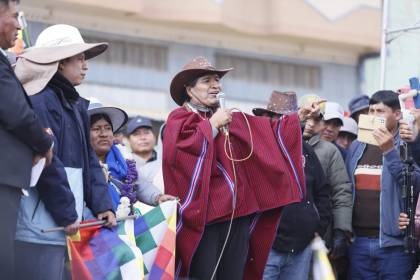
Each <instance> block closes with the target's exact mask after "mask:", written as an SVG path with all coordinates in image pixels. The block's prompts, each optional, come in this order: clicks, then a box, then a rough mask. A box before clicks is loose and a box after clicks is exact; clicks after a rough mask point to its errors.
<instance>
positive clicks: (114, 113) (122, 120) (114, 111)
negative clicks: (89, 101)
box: [88, 107, 128, 133]
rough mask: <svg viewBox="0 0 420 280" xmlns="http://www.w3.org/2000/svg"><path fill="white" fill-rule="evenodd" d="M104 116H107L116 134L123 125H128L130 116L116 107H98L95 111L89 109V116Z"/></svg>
mask: <svg viewBox="0 0 420 280" xmlns="http://www.w3.org/2000/svg"><path fill="white" fill-rule="evenodd" d="M98 114H103V115H107V116H108V117H109V119H110V120H111V124H112V130H113V132H114V133H115V131H117V130H118V129H120V128H121V127H122V126H123V125H125V124H126V123H127V120H128V116H127V113H126V112H124V111H123V110H121V109H120V108H116V107H98V108H93V109H88V115H89V116H93V115H98Z"/></svg>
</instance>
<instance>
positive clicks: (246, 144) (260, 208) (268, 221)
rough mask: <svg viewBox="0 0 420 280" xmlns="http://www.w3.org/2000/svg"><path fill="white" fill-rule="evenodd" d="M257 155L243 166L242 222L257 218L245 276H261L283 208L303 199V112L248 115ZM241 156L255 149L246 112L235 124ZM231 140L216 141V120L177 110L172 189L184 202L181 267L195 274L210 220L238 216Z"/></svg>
mask: <svg viewBox="0 0 420 280" xmlns="http://www.w3.org/2000/svg"><path fill="white" fill-rule="evenodd" d="M247 118H248V120H249V123H250V126H251V130H252V135H253V140H254V151H253V154H252V156H251V158H250V159H248V160H246V161H243V162H237V163H235V169H236V174H237V185H236V188H237V190H236V191H237V203H236V211H235V217H242V216H247V215H250V214H253V213H256V215H255V218H254V220H253V222H252V225H251V228H250V232H251V238H250V247H249V255H248V260H247V265H246V268H245V273H244V275H245V277H246V278H247V279H260V278H261V277H262V274H263V272H264V266H265V263H266V260H267V257H268V253H269V250H270V248H271V246H272V242H273V240H274V237H275V234H276V230H277V225H278V221H279V217H280V210H281V207H282V206H284V205H286V204H290V203H293V202H297V201H300V200H301V197H302V195H303V193H304V191H305V186H304V184H305V183H304V182H305V179H304V175H303V166H302V143H301V141H302V140H301V139H302V136H301V130H300V124H299V119H298V117H297V115H296V114H292V115H287V116H283V117H282V118H281V119H279V120H272V119H270V118H266V117H254V116H250V115H247ZM229 132H230V140H231V143H232V150H233V156H234V158H236V159H238V158H244V157H246V156H247V155H248V154H249V151H250V149H251V146H250V143H251V141H250V136H249V131H248V127H247V124H246V122H245V120H244V118H243V116H242V115H241V114H239V113H234V114H233V120H232V122H231V123H230V124H229ZM224 140H225V136H224V135H223V134H222V133H219V134H218V135H217V137H216V138H213V135H212V128H211V125H210V122H209V120H208V119H206V118H204V117H202V116H200V115H199V114H197V113H194V112H190V111H188V110H187V109H186V108H184V107H180V108H178V109H176V110H174V111H172V112H171V114H170V115H169V117H168V121H167V124H166V127H165V137H164V139H163V177H164V182H165V192H166V193H168V194H171V195H174V196H177V197H179V198H180V200H181V207H180V208H179V217H178V224H177V244H176V258H177V260H176V269H177V271H176V272H177V273H179V274H178V275H179V276H182V277H187V276H188V273H189V269H190V264H191V260H192V257H193V255H194V252H195V250H196V248H197V246H198V244H199V242H200V239H201V236H202V234H203V231H204V227H205V225H206V224H208V223H213V222H220V221H227V220H229V219H230V215H231V213H232V198H233V188H234V184H233V181H234V175H233V171H232V164H231V162H230V161H229V159H228V158H227V156H226V155H225V150H224Z"/></svg>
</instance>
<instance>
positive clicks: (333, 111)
mask: <svg viewBox="0 0 420 280" xmlns="http://www.w3.org/2000/svg"><path fill="white" fill-rule="evenodd" d="M332 119H339V120H340V121H341V125H343V124H344V109H343V107H341V105H340V104H338V103H336V102H329V101H327V102H326V103H325V113H324V121H328V120H332Z"/></svg>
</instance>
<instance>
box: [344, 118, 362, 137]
mask: <svg viewBox="0 0 420 280" xmlns="http://www.w3.org/2000/svg"><path fill="white" fill-rule="evenodd" d="M340 132H347V133H351V134H353V135H355V136H357V132H358V127H357V123H356V121H355V120H353V119H352V118H349V117H344V119H343V126H342V127H341V128H340Z"/></svg>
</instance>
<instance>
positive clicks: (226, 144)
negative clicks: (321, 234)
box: [210, 108, 254, 280]
mask: <svg viewBox="0 0 420 280" xmlns="http://www.w3.org/2000/svg"><path fill="white" fill-rule="evenodd" d="M232 110H236V111H238V112H239V113H241V114H242V116H243V117H244V119H245V122H246V124H247V126H248V131H249V137H250V141H251V149H250V152H249V154H248V155H247V156H246V157H244V158H241V159H235V158H234V157H233V152H232V142H231V141H230V133H229V131H228V130H227V131H226V132H224V133H223V135H225V141H224V151H225V155H226V157H227V158H228V159H229V160H230V162H231V164H232V170H233V179H234V182H233V198H232V214H231V216H230V219H229V227H228V231H227V234H226V238H225V241H224V242H223V246H222V250H221V252H220V255H219V258H218V259H217V263H216V266H215V267H214V270H213V273H212V276H211V278H210V279H211V280H213V279H214V277H215V276H216V273H217V269H218V268H219V265H220V262H221V260H222V257H223V253H224V251H225V249H226V245H227V243H228V240H229V237H230V234H231V231H232V224H233V219H234V217H235V211H236V200H237V175H236V167H235V163H236V162H242V161H246V160H248V159H249V158H251V156H252V154H253V153H254V139H253V136H252V130H251V125H250V124H249V121H248V118H247V117H246V115H245V113H244V112H242V111H241V110H239V109H237V108H232Z"/></svg>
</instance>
